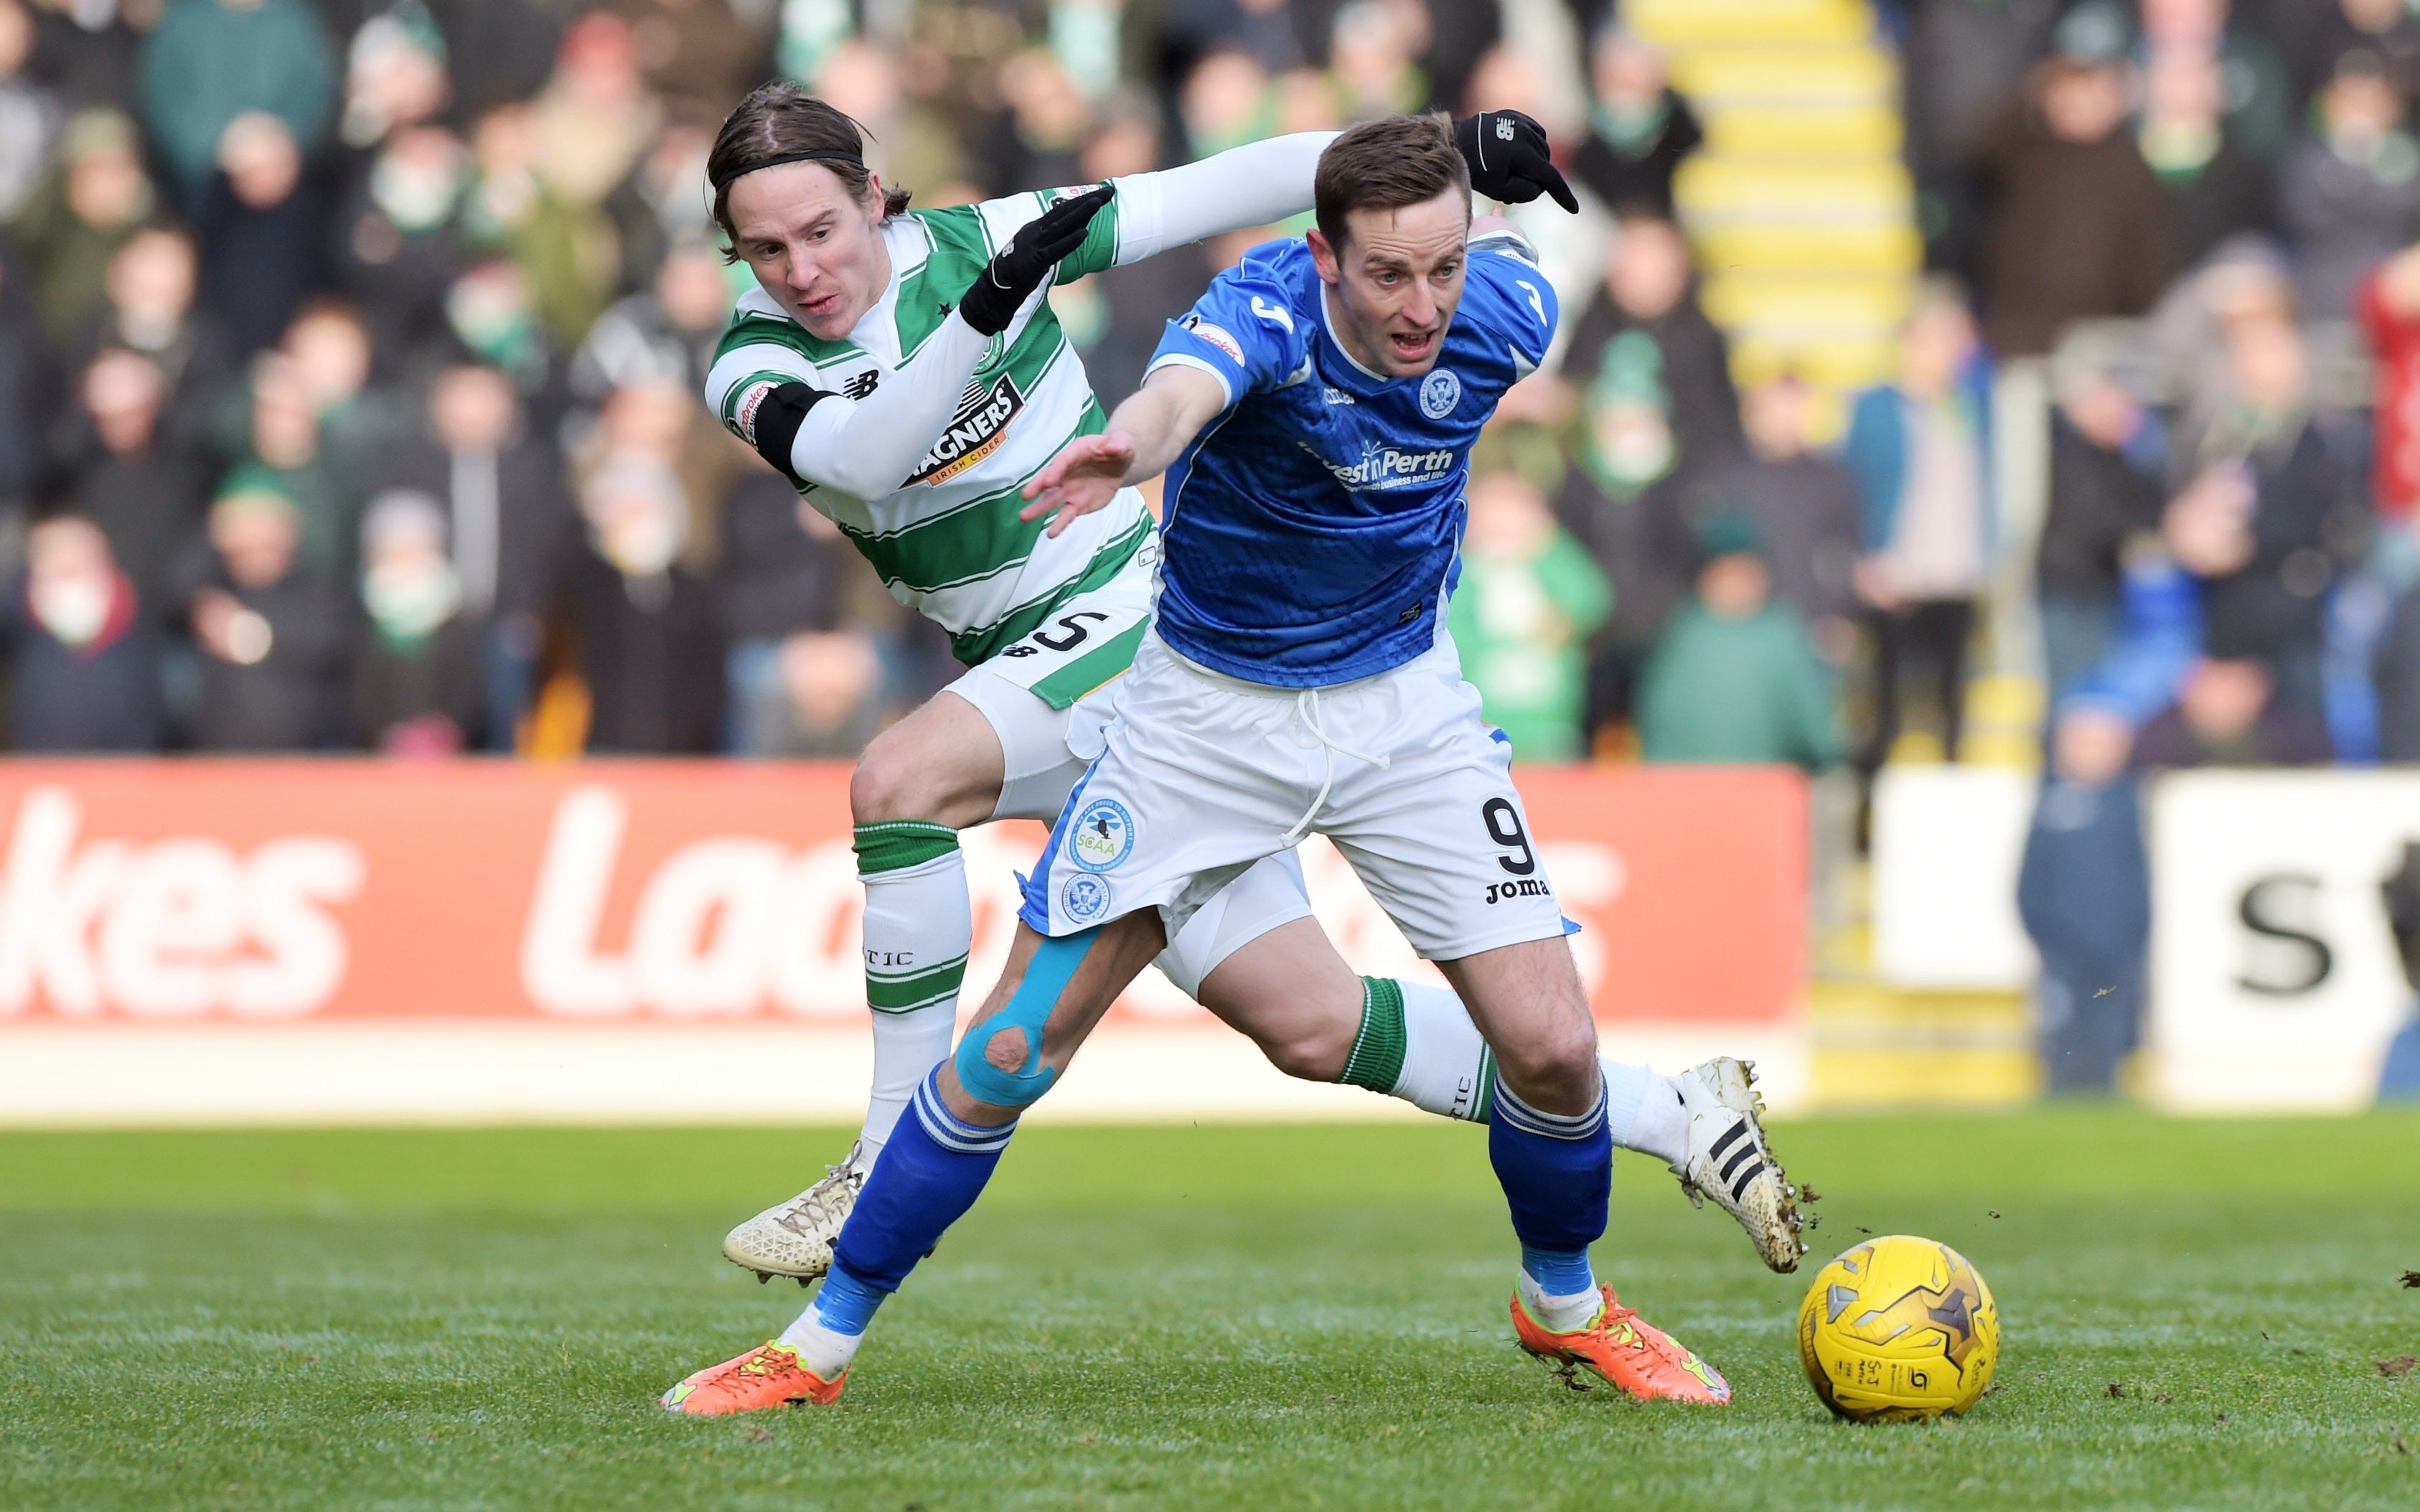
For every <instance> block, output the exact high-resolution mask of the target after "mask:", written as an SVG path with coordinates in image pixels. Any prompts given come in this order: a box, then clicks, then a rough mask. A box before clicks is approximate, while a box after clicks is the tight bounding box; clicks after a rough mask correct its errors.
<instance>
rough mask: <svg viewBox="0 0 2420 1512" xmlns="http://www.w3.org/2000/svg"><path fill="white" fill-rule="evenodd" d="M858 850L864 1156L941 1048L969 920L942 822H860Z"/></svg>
mask: <svg viewBox="0 0 2420 1512" xmlns="http://www.w3.org/2000/svg"><path fill="white" fill-rule="evenodd" d="M857 856H858V874H859V877H860V879H861V881H863V882H864V884H865V997H866V1002H867V1003H868V1004H869V1005H871V1006H872V1007H873V1009H874V1087H873V1089H872V1091H871V1092H870V1093H869V1094H868V1096H867V1098H866V1103H865V1133H864V1135H863V1138H864V1141H865V1153H866V1157H867V1159H868V1160H869V1161H870V1160H871V1159H872V1157H873V1155H874V1154H875V1152H876V1151H877V1150H879V1149H881V1148H882V1145H883V1142H884V1141H885V1140H887V1139H889V1138H890V1137H891V1131H892V1129H893V1128H894V1127H896V1126H897V1124H898V1122H899V1115H900V1114H902V1113H904V1112H906V1111H907V1100H908V1099H909V1098H911V1097H914V1096H915V1095H916V1088H917V1086H918V1084H920V1083H922V1082H923V1080H924V1078H925V1077H926V1076H928V1075H930V1074H931V1073H932V1070H933V1068H934V1067H935V1066H938V1065H939V1064H940V1063H941V1061H942V1059H943V1058H944V1057H947V1056H948V1055H949V1053H950V1041H951V1037H952V1035H953V1033H954V1031H955V1029H956V1027H957V1022H958V989H959V987H960V986H961V985H963V983H964V981H965V979H966V974H967V952H968V950H969V949H971V948H972V947H973V945H974V935H975V928H974V914H973V910H972V908H971V907H970V905H969V903H968V902H967V863H966V857H965V856H964V855H963V854H962V853H961V852H960V851H959V850H958V841H957V836H956V835H955V834H954V832H953V831H951V830H950V829H949V828H948V827H946V826H945V825H932V824H925V823H923V822H922V821H918V820H897V821H893V822H891V823H887V824H877V825H858V826H857ZM817 1373H818V1374H820V1373H821V1372H817Z"/></svg>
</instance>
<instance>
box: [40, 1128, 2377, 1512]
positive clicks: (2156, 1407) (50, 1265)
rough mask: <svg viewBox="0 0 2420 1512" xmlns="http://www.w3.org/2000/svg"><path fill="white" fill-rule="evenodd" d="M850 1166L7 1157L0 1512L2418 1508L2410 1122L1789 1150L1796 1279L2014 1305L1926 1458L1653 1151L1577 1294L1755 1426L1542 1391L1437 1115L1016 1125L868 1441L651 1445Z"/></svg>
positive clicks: (752, 1328)
mask: <svg viewBox="0 0 2420 1512" xmlns="http://www.w3.org/2000/svg"><path fill="white" fill-rule="evenodd" d="M1776 1139H1777V1142H1778V1145H1779V1148H1780V1150H1781V1153H1782V1154H1783V1155H1784V1157H1785V1158H1786V1159H1788V1160H1789V1162H1790V1164H1791V1165H1792V1168H1793V1170H1794V1171H1795V1172H1797V1174H1799V1175H1800V1176H1801V1177H1802V1178H1804V1179H1807V1180H1812V1181H1814V1182H1815V1184H1816V1185H1817V1186H1819V1187H1820V1188H1822V1189H1823V1192H1824V1194H1825V1199H1824V1201H1823V1212H1824V1214H1825V1216H1826V1219H1827V1222H1826V1224H1825V1226H1824V1227H1823V1230H1822V1231H1821V1233H1820V1234H1819V1235H1817V1236H1816V1237H1817V1238H1819V1239H1820V1240H1822V1241H1823V1245H1821V1246H1819V1247H1820V1248H1821V1249H1823V1250H1827V1251H1828V1250H1830V1249H1836V1248H1840V1247H1845V1246H1846V1245H1847V1244H1849V1243H1851V1242H1854V1241H1855V1240H1856V1239H1857V1238H1858V1237H1860V1236H1859V1234H1858V1232H1857V1227H1858V1226H1860V1225H1863V1226H1865V1227H1870V1228H1872V1229H1874V1230H1875V1231H1877V1232H1884V1233H1887V1232H1891V1231H1894V1230H1908V1231H1914V1232H1918V1233H1925V1234H1930V1235H1932V1236H1934V1237H1936V1238H1939V1239H1943V1240H1946V1241H1947V1242H1951V1243H1954V1244H1956V1245H1957V1246H1958V1247H1960V1248H1961V1249H1962V1250H1963V1251H1964V1252H1965V1253H1966V1254H1967V1255H1968V1256H1969V1257H1971V1258H1973V1259H1974V1260H1975V1262H1976V1263H1977V1265H1978V1267H1979V1268H1980V1269H1981V1270H1982V1271H1983V1273H1984V1274H1985V1275H1986V1276H1987V1278H1988V1279H1989V1280H1990V1281H1991V1282H1992V1284H1993V1288H1994V1289H1995V1290H1996V1292H1997V1294H1998V1297H1999V1302H2000V1306H2001V1309H2002V1313H2003V1316H2004V1319H2005V1328H2006V1337H2007V1343H2006V1350H2005V1354H2004V1357H2003V1359H2002V1362H2001V1365H2000V1371H1999V1377H1998V1381H1999V1385H1998V1388H1997V1389H1996V1390H1995V1392H1994V1393H1993V1395H1992V1396H1989V1397H1987V1398H1986V1399H1985V1400H1984V1401H1983V1402H1982V1403H1981V1405H1980V1406H1978V1408H1977V1409H1976V1410H1975V1411H1974V1412H1972V1413H1971V1414H1969V1415H1968V1416H1967V1417H1966V1418H1965V1419H1963V1420H1962V1421H1952V1422H1946V1423H1942V1424H1939V1425H1935V1426H1924V1425H1914V1426H1898V1427H1857V1426H1853V1425H1846V1424H1840V1423H1836V1422H1834V1421H1832V1420H1831V1419H1830V1418H1829V1417H1828V1416H1826V1415H1825V1414H1824V1412H1823V1410H1822V1409H1821V1408H1820V1407H1819V1406H1818V1405H1817V1404H1816V1402H1815V1399H1814V1397H1813V1396H1812V1395H1811V1394H1810V1393H1809V1392H1808V1390H1807V1386H1806V1383H1805V1381H1803V1380H1802V1379H1801V1378H1800V1376H1799V1374H1798V1366H1797V1363H1796V1360H1795V1358H1794V1357H1793V1354H1792V1342H1791V1319H1792V1313H1793V1311H1794V1307H1795V1304H1796V1302H1797V1299H1798V1296H1799V1291H1800V1288H1801V1286H1802V1285H1803V1281H1802V1280H1801V1279H1800V1278H1792V1277H1776V1276H1771V1275H1768V1274H1766V1273H1764V1272H1763V1271H1762V1270H1761V1269H1760V1268H1759V1267H1758V1266H1757V1265H1756V1263H1755V1260H1754V1258H1753V1257H1752V1256H1751V1254H1750V1252H1749V1250H1748V1247H1747V1245H1746V1243H1745V1242H1744V1240H1743V1239H1742V1237H1741V1236H1740V1235H1739V1234H1738V1233H1737V1232H1736V1231H1735V1230H1734V1229H1733V1228H1732V1227H1730V1224H1729V1223H1728V1221H1727V1220H1724V1219H1723V1218H1721V1217H1720V1216H1719V1215H1718V1214H1715V1213H1713V1212H1711V1211H1709V1212H1704V1213H1700V1212H1698V1211H1693V1210H1691V1209H1690V1208H1689V1207H1688V1206H1687V1205H1686V1204H1685V1203H1684V1202H1683V1201H1682V1200H1681V1198H1680V1197H1679V1196H1678V1194H1677V1193H1676V1192H1675V1191H1674V1189H1673V1187H1672V1183H1671V1180H1670V1179H1669V1178H1668V1176H1666V1175H1665V1174H1664V1173H1663V1172H1662V1171H1661V1170H1660V1169H1659V1168H1657V1167H1656V1166H1655V1165H1653V1164H1652V1162H1648V1161H1645V1160H1639V1159H1635V1158H1632V1157H1623V1158H1622V1159H1621V1165H1620V1168H1619V1169H1618V1171H1617V1174H1616V1180H1615V1188H1616V1200H1615V1206H1614V1216H1613V1229H1612V1232H1611V1234H1610V1235H1609V1236H1608V1238H1607V1240H1606V1242H1605V1243H1604V1244H1603V1245H1602V1246H1600V1248H1599V1250H1598V1257H1599V1259H1598V1263H1599V1266H1600V1269H1601V1271H1602V1272H1603V1273H1606V1275H1607V1276H1608V1278H1610V1279H1613V1280H1615V1281H1617V1282H1618V1283H1619V1284H1620V1285H1621V1288H1622V1289H1623V1292H1624V1295H1625V1296H1626V1298H1628V1299H1629V1300H1630V1301H1632V1302H1633V1303H1634V1304H1637V1305H1638V1306H1639V1307H1640V1308H1641V1309H1642V1311H1644V1312H1645V1313H1646V1314H1647V1315H1648V1316H1649V1317H1650V1318H1652V1319H1655V1320H1657V1321H1659V1322H1661V1323H1663V1324H1664V1325H1665V1326H1666V1327H1668V1328H1669V1329H1670V1330H1671V1331H1672V1332H1674V1333H1675V1334H1676V1335H1679V1336H1680V1337H1681V1338H1683V1340H1685V1341H1687V1342H1689V1343H1691V1344H1693V1345H1694V1346H1695V1347H1696V1348H1698V1349H1699V1350H1700V1351H1702V1352H1703V1353H1705V1354H1706V1355H1707V1356H1708V1357H1709V1358H1711V1359H1712V1360H1713V1361H1714V1362H1715V1363H1716V1364H1717V1365H1719V1366H1721V1367H1722V1368H1723V1369H1724V1370H1725V1371H1726V1372H1727V1373H1728V1374H1729V1375H1730V1380H1731V1381H1732V1383H1733V1386H1734V1387H1735V1388H1736V1391H1737V1393H1738V1398H1737V1401H1736V1402H1735V1404H1734V1405H1732V1406H1731V1407H1730V1408H1729V1409H1726V1410H1721V1411H1691V1410H1688V1409H1682V1408H1672V1407H1643V1406H1640V1405H1638V1404H1635V1403H1632V1402H1630V1401H1627V1400H1625V1399H1622V1398H1621V1397H1619V1396H1615V1395H1614V1394H1612V1393H1610V1392H1603V1391H1600V1392H1596V1393H1590V1394H1586V1395H1582V1394H1576V1393H1574V1392H1571V1391H1568V1390H1566V1389H1564V1388H1563V1387H1562V1386H1560V1385H1559V1384H1557V1383H1556V1382H1555V1381H1553V1380H1552V1379H1551V1378H1549V1377H1548V1376H1547V1375H1546V1373H1545V1372H1544V1370H1543V1368H1541V1367H1540V1366H1538V1365H1535V1364H1533V1363H1531V1362H1529V1361H1528V1360H1527V1359H1525V1358H1524V1357H1522V1356H1521V1355H1520V1354H1518V1353H1517V1352H1516V1351H1515V1350H1514V1349H1513V1347H1512V1343H1511V1337H1510V1331H1509V1328H1508V1326H1507V1324H1506V1322H1505V1320H1504V1317H1503V1301H1502V1299H1503V1295H1504V1291H1505V1288H1506V1284H1507V1281H1508V1279H1509V1276H1510V1272H1511V1266H1512V1247H1511V1242H1510V1238H1509V1235H1508V1233H1507V1230H1506V1227H1505V1222H1504V1218H1503V1212H1502V1209H1501V1206H1500V1204H1499V1202H1498V1200H1497V1196H1496V1195H1495V1192H1494V1188H1493V1184H1492V1182H1491V1181H1490V1180H1489V1178H1488V1174H1487V1169H1486V1164H1485V1151H1484V1141H1483V1139H1482V1138H1481V1136H1480V1135H1479V1134H1478V1133H1477V1132H1476V1131H1473V1130H1470V1129H1466V1128H1457V1127H1450V1126H1445V1125H1432V1126H1406V1125H1381V1126H1368V1127H1342V1128H1312V1129H1273V1128H1247V1129H1225V1128H1219V1129H1211V1128H1192V1127H1177V1128H1168V1129H1141V1130H1114V1131H1112V1130H1081V1129H1049V1128H1035V1129H1031V1130H1028V1131H1027V1132H1026V1133H1024V1134H1020V1135H1019V1136H1018V1139H1017V1143H1016V1148H1015V1149H1013V1150H1012V1151H1011V1152H1010V1154H1009V1156H1008V1158H1007V1160H1006V1162H1005V1164H1004V1165H1003V1167H1002V1169H1001V1177H1000V1180H998V1181H997V1182H996V1183H995V1184H994V1186H993V1189H992V1191H991V1193H990V1195H989V1196H988V1198H987V1200H986V1201H985V1203H984V1204H983V1205H982V1206H981V1207H980V1208H979V1209H978V1210H977V1211H976V1212H975V1213H974V1214H973V1215H972V1216H970V1218H969V1219H968V1220H967V1221H966V1222H965V1223H964V1224H963V1225H962V1226H961V1227H960V1228H959V1230H958V1231H956V1232H954V1234H952V1235H951V1237H950V1238H949V1240H948V1241H947V1242H946V1243H945V1244H944V1245H943V1247H942V1249H941V1251H940V1253H939V1256H938V1257H935V1258H934V1259H933V1260H931V1261H929V1262H927V1263H926V1265H925V1266H924V1267H923V1269H922V1270H921V1271H920V1272H919V1273H917V1274H916V1275H915V1276H914V1277H913V1278H912V1280H911V1281H910V1282H909V1284H908V1286H907V1289H906V1290H905V1291H904V1292H903V1293H902V1295H901V1296H900V1297H899V1298H898V1300H896V1301H895V1302H893V1303H892V1304H891V1305H890V1306H889V1307H888V1308H886V1309H885V1311H884V1313H883V1315H882V1317H881V1319H879V1321H878V1323H877V1325H876V1332H875V1335H874V1336H873V1338H872V1340H871V1341H870V1342H869V1344H868V1345H867V1347H866V1349H865V1351H864V1353H863V1354H862V1355H861V1357H860V1360H859V1365H858V1371H857V1375H856V1378H855V1379H854V1380H853V1381H851V1383H850V1386H849V1394H848V1396H847V1398H846V1399H845V1401H844V1403H843V1404H842V1405H840V1406H839V1407H838V1408H836V1409H826V1410H812V1409H811V1410H804V1411H792V1412H778V1413H767V1414H757V1415H755V1416H752V1417H746V1418H737V1419H724V1420H721V1421H703V1422H693V1421H683V1420H675V1419H672V1418H669V1417H667V1416H665V1415H664V1414H663V1413H662V1412H659V1410H658V1409H657V1408H656V1406H655V1405H654V1404H655V1397H656V1395H657V1394H658V1393H659V1392H660V1391H661V1390H662V1389H663V1388H664V1387H665V1386H666V1385H668V1384H669V1383H670V1382H671V1381H673V1380H674V1379H675V1378H676V1377H677V1376H679V1375H681V1374H682V1373H684V1372H686V1371H688V1370H690V1369H691V1368H694V1367H696V1366H698V1365H706V1364H708V1363H711V1362H712V1361H715V1360H717V1359H720V1358H721V1357H723V1356H725V1355H728V1354H731V1353H734V1352H736V1351H737V1350H739V1349H740V1348H742V1347H744V1346H746V1345H748V1344H750V1343H752V1342H753V1341H755V1340H758V1339H761V1338H763V1337H765V1336H766V1335H768V1334H769V1333H771V1332H772V1331H774V1330H776V1329H777V1328H779V1327H780V1326H781V1325H782V1324H783V1322H784V1321H785V1320H786V1319H788V1318H789V1316H790V1315H791V1314H792V1313H793V1312H794V1311H795V1310H796V1308H797V1307H798V1305H799V1300H800V1296H801V1293H800V1292H799V1290H798V1289H797V1288H793V1287H790V1286H787V1285H783V1286H780V1287H777V1288H759V1287H758V1285H757V1284H756V1283H755V1282H754V1281H753V1280H752V1279H751V1278H750V1277H748V1276H746V1275H743V1274H742V1273H739V1272H737V1271H736V1270H734V1269H732V1268H731V1267H729V1266H727V1265H725V1264H723V1263H722V1262H721V1260H720V1259H719V1258H718V1257H717V1256H716V1249H715V1246H716V1243H717V1241H718V1240H719V1238H720V1236H721V1232H722V1229H723V1228H724V1227H726V1226H727V1225H728V1224H729V1223H730V1222H731V1221H732V1220H734V1219H735V1218H737V1217H738V1216H740V1215H742V1214H744V1213H745V1212H747V1211H752V1209H753V1208H754V1207H755V1206H757V1205H759V1204H760V1203H762V1202H764V1201H766V1200H768V1199H771V1198H774V1197H778V1196H784V1195H786V1194H787V1193H789V1192H790V1191H792V1190H793V1189H795V1187H796V1186H797V1185H799V1181H800V1179H801V1178H802V1176H804V1175H808V1174H813V1169H812V1164H811V1163H812V1162H813V1161H814V1160H815V1159H816V1158H819V1157H821V1158H829V1157H830V1156H831V1155H833V1154H834V1153H835V1152H836V1151H837V1150H838V1149H839V1148H840V1147H841V1146H842V1145H843V1144H844V1143H845V1134H840V1133H837V1132H820V1133H800V1132H798V1131H771V1132H762V1133H754V1134H741V1133H731V1132H720V1131H718V1132H711V1133H707V1132H671V1133H646V1132H630V1131H615V1132H537V1131H520V1132H505V1133H488V1132H467V1133H390V1132H349V1133H273V1134H227V1133H212V1134H16V1135H0V1507H8V1508H12V1509H13V1508H33V1507H59V1508H87V1507H116V1506H127V1507H134V1506H141V1507H146V1508H158V1507H181V1506H197V1505H231V1506H255V1505H278V1506H297V1507H318V1506H356V1505H358V1506H380V1507H423V1506H430V1507H434V1506H448V1507H452V1506H491V1507H519V1506H563V1507H592V1506H595V1507H602V1506H630V1507H646V1508H650V1509H659V1508H665V1507H679V1506H717V1507H724V1506H783V1507H814V1506H829V1507H836V1508H838V1507H845V1508H860V1507H864V1508H892V1509H898V1508H903V1507H908V1506H918V1507H923V1508H928V1509H932V1512H942V1509H947V1508H981V1507H994V1506H1022V1507H1054V1508H1055V1507H1093V1508H1143V1507H1194V1506H1218V1507H1245V1508H1262V1507H1314V1506H1317V1507H1348V1506H1380V1507H1413V1506H1417V1507H1450V1508H1456V1509H1462V1508H1474V1507H1486V1508H1497V1507H1573V1508H1578V1507H1604V1506H1611V1505H1624V1506H1648V1505H1654V1506H1667V1507H1672V1508H1690V1509H1695V1508H1700V1507H1727V1506H1792V1507H1805V1506H1849V1505H1869V1506H1903V1507H1925V1508H1930V1507H1996V1506H2023V1507H2072V1506H2087V1505H2134V1506H2152V1505H2158V1506H2170V1505H2192V1506H2202V1507H2261V1508H2268V1507H2297V1506H2301V1507H2330V1508H2334V1507H2351V1506H2376V1507H2389V1506H2392V1507H2402V1508H2409V1507H2412V1506H2420V1374H2414V1375H2410V1376H2404V1377H2401V1378H2391V1377H2388V1376H2386V1375H2382V1374H2381V1372H2380V1370H2379V1369H2378V1367H2377V1365H2375V1364H2374V1363H2373V1362H2376V1361H2379V1360H2391V1359H2392V1358H2394V1357H2395V1356H2397V1355H2404V1354H2412V1353H2420V1291H2415V1290H2405V1289H2403V1288H2400V1287H2399V1286H2398V1285H2397V1281H2398V1277H2399V1275H2400V1273H2401V1272H2402V1271H2403V1270H2404V1269H2405V1268H2407V1267H2420V1116H2414V1115H2413V1114H2409V1113H2402V1114H2381V1115H2375V1116H2372V1117H2368V1118H2366V1119H2356V1120H2348V1121H2342V1122H2324V1123H2321V1122H2312V1123H2304V1122H2277V1123H2257V1124H2232V1125H2229V1124H2210V1123H2172V1122H2163V1121H2159V1120H2155V1119H2149V1118H2147V1117H2144V1116H2142V1115H2138V1114H2134V1113H2131V1112H2126V1111H2122V1110H2096V1109H2084V1110H2055V1111H2047V1112H2040V1113H2033V1114H2027V1115H2024V1116H2018V1117H2009V1118H1923V1119H1917V1118H1907V1119H1834V1120H1824V1121H1818V1122H1811V1123H1802V1124H1795V1125H1790V1126H1785V1127H1783V1128H1781V1129H1780V1130H1778V1131H1777V1133H1776ZM1994 1213H1996V1214H1997V1216H1993V1214H1994ZM2405 1445H2408V1446H2409V1447H2410V1449H2411V1450H2412V1451H2414V1452H2408V1453H2407V1452H2405V1448H2404V1446H2405Z"/></svg>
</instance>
